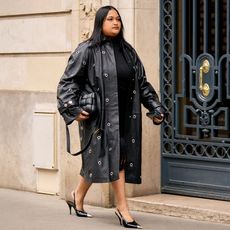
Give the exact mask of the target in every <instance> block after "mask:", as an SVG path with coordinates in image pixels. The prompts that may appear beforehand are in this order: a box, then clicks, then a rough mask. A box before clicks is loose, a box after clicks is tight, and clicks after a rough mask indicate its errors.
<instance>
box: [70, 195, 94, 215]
mask: <svg viewBox="0 0 230 230" xmlns="http://www.w3.org/2000/svg"><path fill="white" fill-rule="evenodd" d="M72 195H73V202H72V201H69V200H66V203H67V205H68V207H69V214H70V215H71V214H72V208H73V209H74V210H75V213H76V216H78V217H89V218H92V217H93V216H92V215H91V214H89V213H87V212H85V211H84V210H78V209H77V208H76V203H75V192H73V193H72Z"/></svg>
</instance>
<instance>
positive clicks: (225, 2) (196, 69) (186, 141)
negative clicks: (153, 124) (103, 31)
mask: <svg viewBox="0 0 230 230" xmlns="http://www.w3.org/2000/svg"><path fill="white" fill-rule="evenodd" d="M160 2H161V100H162V104H163V105H164V107H165V108H166V119H165V122H164V124H163V125H162V130H161V152H162V158H161V159H162V192H165V193H173V194H183V195H191V196H198V197H208V198H217V199H223V200H230V124H229V119H230V117H229V116H230V114H229V113H230V0H171V1H170V0H162V1H160Z"/></svg>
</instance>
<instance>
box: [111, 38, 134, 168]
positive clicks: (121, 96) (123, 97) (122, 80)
mask: <svg viewBox="0 0 230 230" xmlns="http://www.w3.org/2000/svg"><path fill="white" fill-rule="evenodd" d="M112 44H113V47H114V55H115V60H116V69H117V83H118V103H119V129H120V140H121V141H120V146H121V156H120V159H121V160H122V159H123V160H124V159H125V156H124V154H125V152H126V148H125V146H126V144H125V140H124V133H125V121H126V120H127V116H128V113H127V108H128V103H130V100H129V99H130V98H129V97H130V95H129V89H130V86H131V81H132V75H133V74H134V72H133V70H132V69H131V68H130V66H129V65H128V63H127V61H126V59H125V57H124V54H123V50H122V46H121V41H120V40H118V39H112ZM120 167H121V168H122V167H124V166H122V165H120Z"/></svg>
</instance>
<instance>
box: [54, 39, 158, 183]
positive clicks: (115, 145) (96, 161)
mask: <svg viewBox="0 0 230 230" xmlns="http://www.w3.org/2000/svg"><path fill="white" fill-rule="evenodd" d="M122 49H123V52H124V55H125V58H126V60H127V62H128V64H129V66H130V67H131V68H133V69H134V73H135V74H134V75H133V76H132V82H133V83H132V86H131V87H130V88H129V89H127V94H128V96H129V98H130V103H129V104H127V107H128V114H126V122H125V124H126V127H125V142H126V143H127V145H128V148H127V162H126V166H125V181H126V183H134V184H140V183H141V103H142V104H143V105H144V106H145V107H146V108H147V109H148V110H149V111H154V108H156V107H158V106H159V105H160V103H159V99H158V96H157V94H156V92H155V90H154V89H153V87H152V86H151V84H150V83H149V82H148V81H147V79H146V76H145V71H144V67H143V65H142V63H141V61H140V59H139V57H138V55H137V53H136V52H135V50H134V49H133V48H132V46H131V45H129V44H128V43H127V42H125V41H124V42H122ZM82 91H86V92H88V93H90V92H95V93H96V96H97V104H96V106H97V112H96V114H94V115H92V116H91V117H90V119H88V120H85V121H82V122H79V132H80V139H81V148H82V149H83V153H82V169H81V172H80V174H81V175H82V176H83V177H84V178H85V179H86V181H88V182H94V183H97V182H100V183H102V182H111V181H115V180H117V179H119V156H120V137H119V107H118V87H117V74H116V62H115V56H114V51H113V46H112V43H111V41H109V40H105V41H104V42H103V43H102V44H101V45H100V46H91V42H90V41H87V42H83V43H81V44H80V45H79V46H78V47H77V49H76V50H75V51H74V52H73V53H72V55H71V56H70V58H69V61H68V65H67V67H66V70H65V72H64V74H63V76H62V78H61V80H60V82H59V85H58V91H57V99H58V109H59V112H60V114H61V115H62V116H63V118H64V120H65V122H66V124H67V125H68V124H70V123H71V122H72V121H73V120H75V118H76V116H77V115H78V114H79V113H80V111H81V108H80V107H79V104H78V100H79V97H80V95H81V93H82Z"/></svg>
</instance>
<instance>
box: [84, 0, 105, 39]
mask: <svg viewBox="0 0 230 230" xmlns="http://www.w3.org/2000/svg"><path fill="white" fill-rule="evenodd" d="M101 5H102V0H80V36H81V40H86V39H88V38H89V37H90V35H91V33H92V31H93V24H94V17H95V14H96V11H97V10H98V9H99V8H100V7H101Z"/></svg>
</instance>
